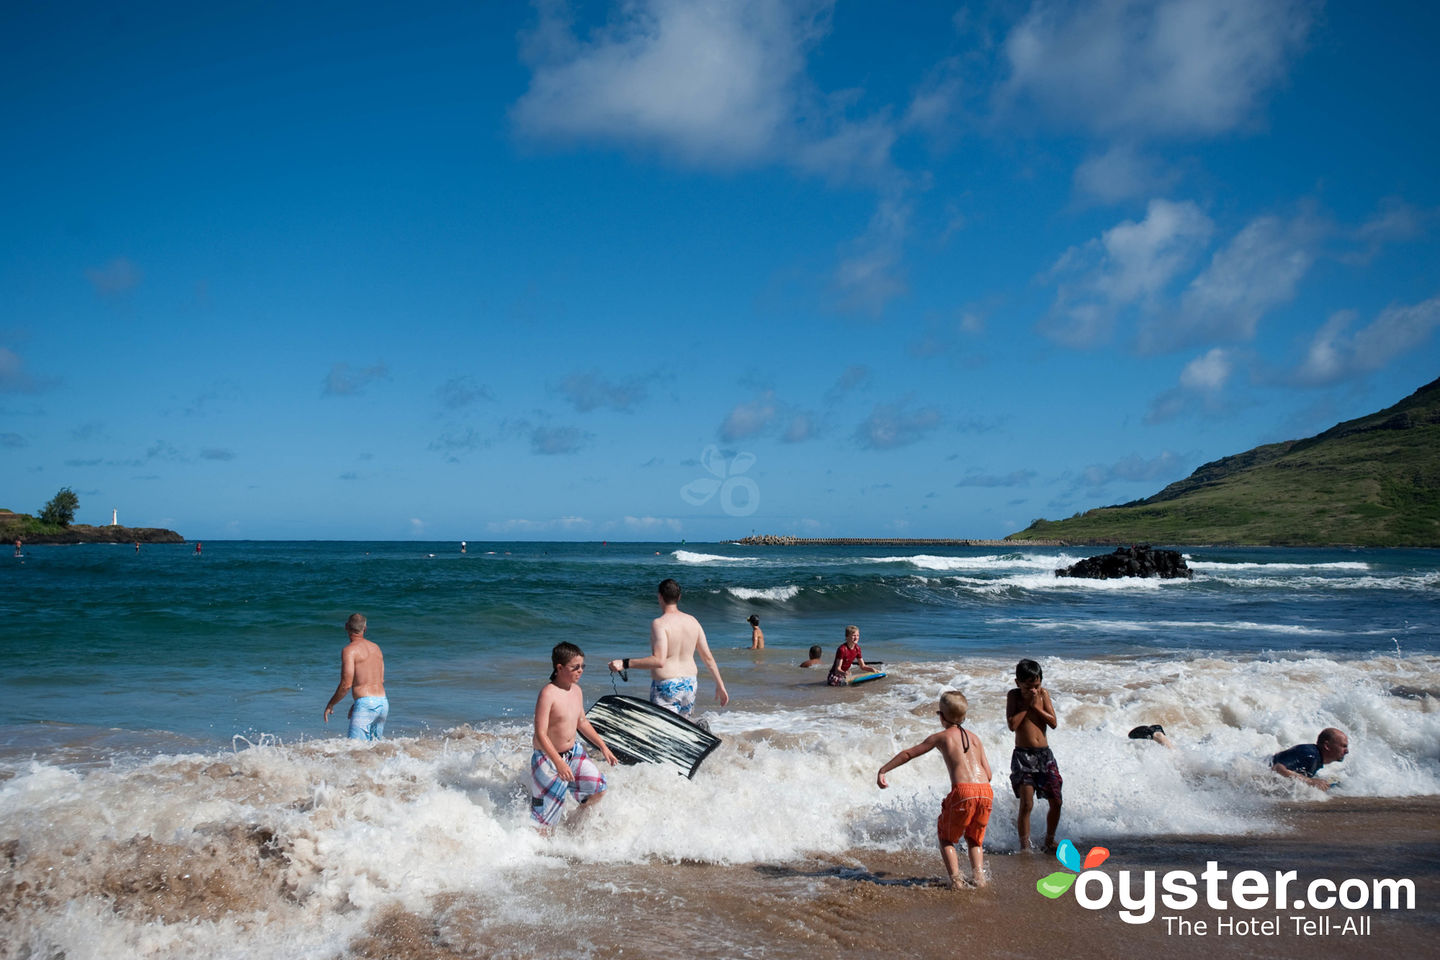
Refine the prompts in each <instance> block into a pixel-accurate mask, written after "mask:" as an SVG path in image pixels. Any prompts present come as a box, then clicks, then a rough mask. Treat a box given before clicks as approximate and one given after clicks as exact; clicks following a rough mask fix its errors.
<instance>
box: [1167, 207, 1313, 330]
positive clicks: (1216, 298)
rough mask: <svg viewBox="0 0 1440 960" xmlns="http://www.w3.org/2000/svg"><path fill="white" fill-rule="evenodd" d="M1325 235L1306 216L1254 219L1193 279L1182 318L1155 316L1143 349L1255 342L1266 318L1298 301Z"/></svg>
mask: <svg viewBox="0 0 1440 960" xmlns="http://www.w3.org/2000/svg"><path fill="white" fill-rule="evenodd" d="M1323 233H1324V227H1323V226H1322V225H1321V224H1320V223H1319V222H1318V221H1316V220H1315V219H1313V218H1311V217H1309V216H1307V215H1304V214H1302V215H1300V216H1298V217H1296V218H1295V219H1293V220H1285V219H1282V218H1280V217H1276V216H1269V215H1267V216H1262V217H1258V218H1256V219H1255V220H1252V221H1251V222H1250V223H1249V224H1247V225H1246V226H1245V228H1244V229H1243V230H1241V231H1240V232H1239V233H1238V234H1236V235H1235V237H1234V238H1232V239H1231V240H1230V242H1229V243H1228V244H1226V245H1225V246H1224V247H1222V248H1221V249H1219V250H1217V251H1216V252H1215V255H1214V256H1213V257H1212V258H1211V260H1210V263H1209V265H1208V266H1206V268H1205V269H1204V270H1203V271H1202V272H1201V273H1200V274H1199V276H1197V277H1195V279H1193V280H1192V281H1190V284H1189V286H1188V287H1186V289H1185V292H1184V293H1183V294H1181V297H1180V309H1179V312H1178V314H1177V315H1173V316H1164V317H1153V318H1151V319H1149V320H1148V321H1147V322H1146V323H1145V324H1144V325H1143V326H1142V328H1141V331H1140V348H1141V349H1142V350H1144V351H1147V352H1154V351H1162V350H1169V349H1176V348H1180V347H1184V346H1187V345H1191V344H1196V343H1204V342H1207V341H1208V342H1214V341H1217V340H1219V341H1231V342H1235V341H1247V340H1250V339H1252V338H1253V337H1254V336H1255V329H1256V326H1257V325H1258V324H1259V322H1260V318H1261V317H1263V316H1264V315H1265V314H1266V313H1267V312H1268V311H1270V310H1271V309H1273V308H1274V307H1276V306H1279V305H1280V304H1282V303H1287V302H1289V301H1290V300H1292V299H1294V297H1295V290H1296V288H1297V287H1298V286H1299V283H1300V280H1301V279H1302V278H1303V277H1304V276H1305V274H1306V273H1307V272H1308V271H1309V270H1310V266H1311V264H1313V263H1314V262H1315V255H1316V247H1317V246H1318V244H1319V242H1320V240H1321V238H1322V236H1323Z"/></svg>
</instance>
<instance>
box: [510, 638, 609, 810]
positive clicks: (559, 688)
mask: <svg viewBox="0 0 1440 960" xmlns="http://www.w3.org/2000/svg"><path fill="white" fill-rule="evenodd" d="M550 663H551V665H552V666H553V667H554V669H553V670H551V671H550V682H549V683H547V684H545V686H543V687H541V688H540V696H538V697H536V698H535V734H534V736H533V737H531V746H532V747H533V749H532V750H531V751H530V819H531V820H532V821H534V824H535V826H536V827H538V828H539V829H540V832H541V833H549V832H550V828H552V827H553V826H555V823H556V822H557V821H558V820H559V819H560V813H561V811H562V810H564V808H565V798H566V796H567V795H568V794H574V795H575V799H576V800H577V801H578V802H579V803H580V804H581V805H582V806H584V808H585V809H587V810H588V809H590V808H591V807H594V806H595V805H596V804H597V803H599V802H600V800H601V798H602V797H604V795H605V775H604V774H602V773H601V772H600V768H599V767H597V766H595V761H593V760H591V759H590V757H589V756H588V755H587V754H586V753H585V743H584V741H582V740H581V739H580V737H579V736H576V733H577V731H578V732H579V733H580V734H582V735H583V736H584V737H585V739H586V740H589V741H590V742H591V743H593V744H595V745H596V746H597V747H599V748H600V753H601V754H602V755H603V756H604V757H605V761H606V762H607V763H609V764H610V766H612V767H613V766H615V764H616V763H617V762H618V761H617V760H616V759H615V754H613V753H611V752H610V748H609V747H607V746H606V745H605V741H604V740H602V739H601V738H600V734H598V733H596V732H595V728H594V727H592V726H591V725H590V721H589V720H588V719H587V718H586V717H585V696H584V695H583V694H582V693H581V692H580V675H581V674H582V673H584V672H585V653H584V651H582V650H581V649H580V648H579V647H577V646H575V644H573V643H557V644H556V645H555V649H553V650H551V651H550ZM585 804H589V806H585Z"/></svg>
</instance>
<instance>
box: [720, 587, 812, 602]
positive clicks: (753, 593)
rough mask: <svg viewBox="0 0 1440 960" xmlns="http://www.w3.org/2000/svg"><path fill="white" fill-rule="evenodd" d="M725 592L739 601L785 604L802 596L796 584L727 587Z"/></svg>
mask: <svg viewBox="0 0 1440 960" xmlns="http://www.w3.org/2000/svg"><path fill="white" fill-rule="evenodd" d="M725 592H726V593H728V594H730V595H731V596H733V597H735V598H736V599H738V600H771V601H774V602H776V603H784V602H785V601H786V600H793V599H794V598H795V597H797V596H799V595H800V588H799V587H797V586H795V585H794V584H786V585H784V586H782V587H726V588H725Z"/></svg>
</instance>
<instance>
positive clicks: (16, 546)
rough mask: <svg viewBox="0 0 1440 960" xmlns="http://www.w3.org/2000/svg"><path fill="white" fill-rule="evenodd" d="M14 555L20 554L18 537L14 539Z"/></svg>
mask: <svg viewBox="0 0 1440 960" xmlns="http://www.w3.org/2000/svg"><path fill="white" fill-rule="evenodd" d="M15 556H17V557H18V556H21V551H20V539H19V538H18V537H17V538H16V539H15Z"/></svg>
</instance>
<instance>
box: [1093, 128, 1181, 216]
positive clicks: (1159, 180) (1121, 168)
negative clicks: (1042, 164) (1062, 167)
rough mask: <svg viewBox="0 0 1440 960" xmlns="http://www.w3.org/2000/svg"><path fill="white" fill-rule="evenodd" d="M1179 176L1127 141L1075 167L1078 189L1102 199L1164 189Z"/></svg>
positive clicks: (1116, 199)
mask: <svg viewBox="0 0 1440 960" xmlns="http://www.w3.org/2000/svg"><path fill="white" fill-rule="evenodd" d="M1179 179H1180V178H1179V177H1178V176H1177V175H1176V173H1175V171H1173V170H1167V169H1165V168H1163V167H1162V166H1161V165H1160V162H1159V161H1158V160H1156V159H1154V158H1153V157H1147V156H1145V155H1143V154H1141V153H1140V152H1139V151H1138V150H1136V148H1135V147H1134V146H1133V145H1131V144H1128V143H1121V144H1115V145H1113V146H1111V147H1110V148H1109V149H1108V150H1106V151H1105V152H1104V153H1100V154H1096V155H1094V156H1091V157H1088V158H1086V159H1085V161H1084V162H1082V163H1081V164H1080V166H1078V167H1076V168H1075V191H1076V192H1077V193H1078V194H1080V195H1081V196H1082V197H1084V198H1086V199H1088V200H1093V201H1098V202H1100V203H1118V202H1120V201H1122V200H1130V199H1132V198H1134V197H1143V196H1154V195H1155V194H1157V193H1164V192H1165V191H1167V190H1169V189H1170V188H1171V187H1173V186H1174V185H1175V183H1176V182H1177V181H1178V180H1179Z"/></svg>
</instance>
